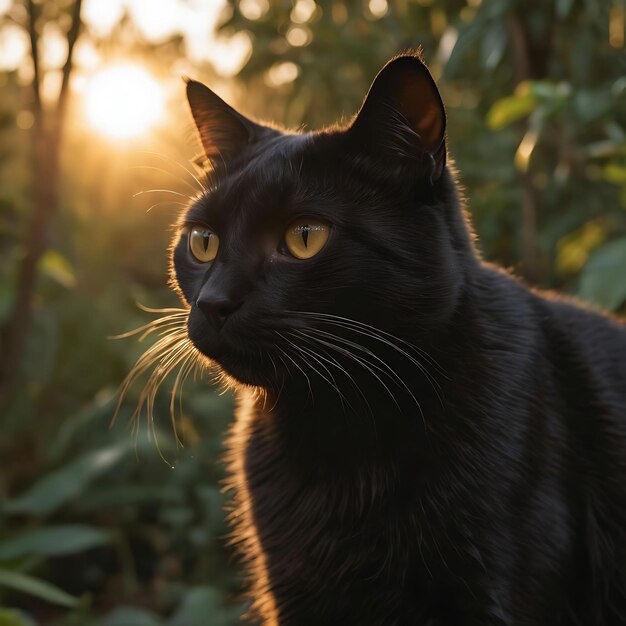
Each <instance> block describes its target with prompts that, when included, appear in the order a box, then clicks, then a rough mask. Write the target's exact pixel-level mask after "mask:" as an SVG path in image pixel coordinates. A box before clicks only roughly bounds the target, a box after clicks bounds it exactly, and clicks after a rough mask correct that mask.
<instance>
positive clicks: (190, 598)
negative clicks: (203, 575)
mask: <svg viewBox="0 0 626 626" xmlns="http://www.w3.org/2000/svg"><path fill="white" fill-rule="evenodd" d="M241 612H242V611H241V610H240V607H232V606H230V607H226V606H224V605H223V604H222V594H221V593H220V592H219V591H217V590H216V589H213V588H212V587H192V588H191V589H189V591H187V593H186V594H185V596H184V598H183V601H182V602H181V604H180V606H179V607H178V610H177V611H176V613H174V615H173V616H172V617H171V619H170V621H169V622H168V626H206V625H207V624H211V626H230V625H231V624H233V623H238V621H239V620H238V618H239V617H240V616H241Z"/></svg>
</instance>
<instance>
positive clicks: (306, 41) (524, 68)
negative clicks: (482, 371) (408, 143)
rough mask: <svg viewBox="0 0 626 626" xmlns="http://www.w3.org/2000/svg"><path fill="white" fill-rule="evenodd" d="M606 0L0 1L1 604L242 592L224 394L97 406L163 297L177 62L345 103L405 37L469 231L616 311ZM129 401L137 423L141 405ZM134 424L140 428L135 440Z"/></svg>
mask: <svg viewBox="0 0 626 626" xmlns="http://www.w3.org/2000/svg"><path fill="white" fill-rule="evenodd" d="M625 22H626V3H625V1H624V0H482V2H481V0H348V1H339V0H337V1H332V0H327V1H323V2H322V1H320V2H315V1H314V0H294V1H292V0H281V1H278V2H269V1H268V0H240V1H235V0H83V1H82V2H81V1H80V0H56V1H55V0H38V1H35V0H29V1H18V0H0V87H1V92H0V94H1V95H0V336H1V343H0V625H2V626H32V625H34V624H41V625H45V626H48V625H50V626H157V625H158V626H196V625H197V626H207V625H210V626H220V625H230V624H236V623H237V621H238V619H239V615H240V614H241V613H242V612H243V611H244V610H245V604H244V603H243V602H242V600H241V595H240V588H241V580H240V577H239V575H238V571H239V568H238V567H237V564H236V562H235V561H234V558H233V555H232V553H231V552H230V551H229V549H228V547H227V545H226V544H227V541H226V539H225V538H226V535H227V532H228V529H227V526H226V524H225V522H224V517H225V514H224V511H223V508H224V506H225V499H226V496H225V495H224V494H222V493H221V491H220V480H221V478H222V476H223V467H222V464H221V463H220V460H219V459H220V450H221V447H222V440H223V435H224V432H225V431H226V429H227V428H228V424H229V422H230V419H231V414H232V407H233V399H232V397H230V396H228V395H218V393H217V392H216V390H215V389H214V388H213V387H212V386H211V384H210V383H209V382H208V381H206V380H202V379H197V380H196V381H193V380H191V381H189V382H188V383H187V386H186V388H185V393H184V402H183V405H182V410H181V411H180V414H179V416H178V418H177V421H178V431H179V433H180V436H181V439H182V440H183V443H184V447H181V446H180V445H177V443H176V439H175V437H174V435H173V433H172V428H171V424H170V397H169V392H170V390H171V386H172V383H173V381H172V383H170V384H169V386H168V384H165V385H164V386H163V388H162V389H161V391H160V392H159V393H158V395H157V397H156V400H155V421H154V432H151V429H150V428H148V427H147V426H146V425H145V424H144V425H142V427H141V428H140V429H139V432H138V433H135V434H134V433H133V430H132V428H131V427H130V425H129V424H130V415H131V413H132V412H133V409H134V406H135V405H136V402H137V398H138V396H139V393H140V391H141V384H136V385H134V386H133V387H132V388H131V389H130V391H129V393H128V395H127V398H126V400H125V401H124V403H123V404H122V406H121V409H120V414H119V416H118V419H117V421H116V422H115V424H114V425H113V426H111V418H112V415H113V413H114V411H115V405H116V401H117V390H118V388H119V385H120V384H121V382H122V380H123V379H124V377H125V375H126V374H127V373H128V371H129V370H130V368H131V366H132V364H133V363H134V362H135V360H136V359H137V357H138V356H139V355H140V354H141V352H142V351H143V350H144V349H145V348H146V345H150V341H151V339H150V338H146V339H145V340H144V341H143V342H142V343H140V342H138V341H137V337H131V338H127V339H123V340H113V339H110V337H111V336H113V335H117V334H122V333H125V332H127V331H129V330H131V329H133V328H135V327H138V326H141V325H142V324H146V323H147V322H149V321H150V320H151V319H154V317H155V314H154V313H150V312H147V311H145V310H143V309H142V308H139V306H138V305H143V306H144V307H153V308H159V307H175V306H177V305H178V301H177V298H176V296H175V295H174V294H173V293H172V292H170V291H169V290H168V289H167V287H166V281H167V254H166V249H167V246H168V243H169V239H170V236H171V232H172V229H171V226H172V224H173V222H174V221H175V219H176V216H177V214H178V212H179V211H180V209H181V207H182V206H184V205H185V203H186V202H188V198H189V197H190V196H193V194H194V193H195V192H196V190H197V187H196V181H195V180H194V170H193V167H194V166H193V165H192V164H191V162H190V161H192V160H193V158H194V156H195V155H196V154H197V152H198V150H199V146H198V145H197V144H196V140H195V136H194V133H193V128H192V125H191V118H190V115H189V113H188V111H187V107H186V102H185V99H184V84H183V81H182V80H181V77H182V76H190V77H193V78H197V79H199V80H202V81H204V82H205V83H207V84H208V85H210V86H211V87H212V88H213V89H214V90H215V91H217V92H218V93H219V94H220V95H221V96H222V97H224V98H225V99H226V100H228V101H229V102H231V103H232V104H234V105H235V106H237V107H238V108H240V109H241V110H242V111H243V112H244V113H246V114H248V115H250V116H252V117H257V118H261V119H263V118H265V119H272V120H276V121H278V122H280V123H284V124H285V125H287V126H290V127H304V128H317V127H320V126H323V125H325V124H330V123H332V122H334V121H335V120H337V119H340V118H343V119H349V117H350V115H351V114H352V113H354V112H355V111H356V109H357V108H358V106H359V104H360V102H361V100H362V98H363V96H364V94H365V92H366V90H367V87H368V85H369V83H370V82H371V80H372V78H373V77H374V75H375V74H376V72H377V71H378V69H379V68H380V67H381V66H382V65H383V64H384V63H385V62H386V61H387V60H388V59H389V58H390V57H391V56H392V55H394V54H396V53H397V52H399V51H401V50H403V49H406V48H409V47H411V48H414V47H417V46H421V47H422V48H423V51H424V57H425V59H426V60H427V62H428V63H429V66H430V68H431V70H432V72H433V74H434V75H435V78H436V79H437V80H438V82H439V85H440V87H441V90H442V94H443V97H444V100H445V102H446V103H447V111H448V117H449V121H448V133H449V147H450V151H451V153H452V154H453V155H454V157H455V159H456V164H457V166H458V168H459V170H460V172H461V181H462V183H463V185H464V187H465V189H466V192H467V196H468V198H469V208H470V210H471V213H472V216H473V222H474V225H475V229H476V231H477V234H478V245H479V247H480V249H481V251H482V253H483V255H484V256H485V258H487V259H489V260H493V261H495V262H497V263H499V264H502V265H504V266H506V267H509V268H512V269H513V270H514V271H515V272H516V273H517V274H518V275H521V276H523V277H524V278H525V279H527V280H528V281H529V282H531V283H532V284H535V285H538V286H541V287H547V288H554V289H558V290H560V291H563V292H566V293H568V294H573V295H575V296H578V297H579V298H582V299H584V300H586V301H588V302H590V303H592V304H593V305H598V306H601V307H604V308H606V309H609V310H611V311H615V312H618V313H619V312H622V313H623V312H624V310H625V308H624V307H625V303H626V141H625V133H626V55H625V49H624V37H625ZM142 422H145V416H144V419H143V420H142ZM155 437H156V438H157V439H158V448H157V446H156V445H155Z"/></svg>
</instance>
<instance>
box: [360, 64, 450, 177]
mask: <svg viewBox="0 0 626 626" xmlns="http://www.w3.org/2000/svg"><path fill="white" fill-rule="evenodd" d="M445 132H446V113H445V109H444V106H443V101H442V100H441V96H440V95H439V90H438V89H437V85H436V84H435V81H434V80H433V78H432V76H431V75H430V72H429V71H428V68H427V67H426V65H424V63H423V62H422V60H421V58H420V57H419V55H418V54H403V55H400V56H398V57H396V58H394V59H392V60H391V61H389V63H387V65H385V67H383V69H382V70H381V71H380V72H379V73H378V76H376V78H375V79H374V82H373V83H372V86H371V87H370V90H369V92H368V94H367V96H366V98H365V101H364V102H363V105H362V106H361V109H360V111H359V112H358V114H357V116H356V118H355V120H354V122H353V123H352V126H351V127H350V129H349V130H348V133H349V134H350V135H351V136H352V137H353V138H354V139H355V140H356V142H357V144H358V145H359V147H360V148H361V149H362V150H365V151H367V152H368V153H369V154H370V156H372V157H374V158H378V160H380V161H381V163H383V164H389V165H390V164H393V163H399V162H400V163H403V164H404V165H409V166H411V164H412V165H413V166H415V165H416V163H419V165H418V166H417V167H419V168H420V169H421V170H422V173H423V174H425V175H426V177H427V178H428V179H429V180H430V181H431V182H434V181H435V180H437V179H438V178H439V177H440V176H441V174H442V172H443V169H444V167H445V163H446V143H445Z"/></svg>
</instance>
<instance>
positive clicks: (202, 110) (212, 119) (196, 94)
mask: <svg viewBox="0 0 626 626" xmlns="http://www.w3.org/2000/svg"><path fill="white" fill-rule="evenodd" d="M187 100H188V102H189V107H190V108H191V114H192V115H193V119H194V122H195V123H196V128H197V130H198V134H199V136H200V142H201V143H202V148H203V149H204V156H205V157H206V159H207V160H208V161H209V163H210V164H211V165H212V167H213V168H216V167H220V166H225V165H227V164H228V162H229V161H230V160H231V159H233V158H234V157H235V156H237V155H238V154H240V153H241V152H242V151H243V150H244V149H245V148H246V146H248V145H250V144H253V143H255V142H257V141H259V139H261V138H262V136H263V135H264V134H266V133H267V132H268V131H269V129H268V128H266V127H264V126H260V125H259V124H256V123H254V122H253V121H251V120H249V119H248V118H247V117H245V116H243V115H241V113H238V112H237V111H235V109H233V108H232V107H231V106H229V105H228V104H226V102H224V101H223V100H222V99H221V98H220V97H219V96H218V95H217V94H215V93H213V92H212V91H211V90H210V89H209V88H208V87H206V86H205V85H203V84H202V83H199V82H197V81H195V80H187Z"/></svg>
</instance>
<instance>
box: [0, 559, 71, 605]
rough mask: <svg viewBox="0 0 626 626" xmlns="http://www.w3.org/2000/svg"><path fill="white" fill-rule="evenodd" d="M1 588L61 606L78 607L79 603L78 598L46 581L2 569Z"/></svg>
mask: <svg viewBox="0 0 626 626" xmlns="http://www.w3.org/2000/svg"><path fill="white" fill-rule="evenodd" d="M0 587H8V588H9V589H13V590H14V591H20V592H22V593H26V594H28V595H31V596H35V597H36V598H40V599H41V600H46V601H47V602H50V603H52V604H58V605H60V606H67V607H72V606H76V604H77V602H78V599H77V598H74V597H73V596H71V595H70V594H69V593H65V591H63V590H62V589H59V588H58V587H55V586H54V585H51V584H50V583H49V582H46V581H45V580H40V579H39V578H33V577H32V576H27V575H26V574H21V573H19V572H12V571H10V570H7V569H1V568H0Z"/></svg>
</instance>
